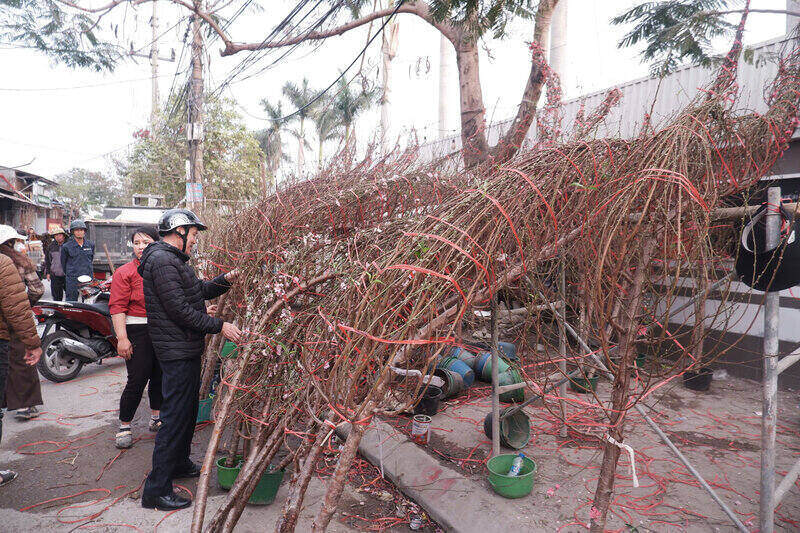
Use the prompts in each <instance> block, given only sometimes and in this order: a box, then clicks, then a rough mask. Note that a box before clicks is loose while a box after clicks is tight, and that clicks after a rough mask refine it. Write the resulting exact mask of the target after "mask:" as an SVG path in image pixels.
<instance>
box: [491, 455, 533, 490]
mask: <svg viewBox="0 0 800 533" xmlns="http://www.w3.org/2000/svg"><path fill="white" fill-rule="evenodd" d="M516 457H517V454H515V453H504V454H500V455H496V456H494V457H492V458H491V459H489V460H488V461H487V462H486V469H487V470H489V484H490V485H491V486H492V489H494V491H495V492H496V493H497V494H499V495H500V496H502V497H504V498H522V497H523V496H527V495H528V494H530V493H531V490H533V478H534V476H535V475H536V463H535V462H534V461H533V460H532V459H530V458H529V457H524V458H523V459H522V469H521V470H520V471H519V475H517V476H509V475H508V471H509V469H510V468H511V464H512V463H513V462H514V459H516Z"/></svg>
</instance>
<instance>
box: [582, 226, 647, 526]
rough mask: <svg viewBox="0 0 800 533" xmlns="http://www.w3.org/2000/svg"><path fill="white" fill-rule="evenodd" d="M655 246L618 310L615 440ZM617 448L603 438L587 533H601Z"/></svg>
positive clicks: (612, 413) (621, 421)
mask: <svg viewBox="0 0 800 533" xmlns="http://www.w3.org/2000/svg"><path fill="white" fill-rule="evenodd" d="M654 248H655V241H652V240H651V241H649V242H647V243H646V244H645V246H644V249H643V250H642V255H641V257H640V258H639V261H638V265H637V268H636V273H635V274H634V279H633V283H632V284H631V286H630V290H629V291H628V295H629V296H628V298H626V300H627V301H626V306H625V308H624V311H623V312H622V313H620V322H621V324H620V325H621V326H622V327H623V329H624V330H625V333H624V335H623V336H622V339H621V340H620V343H619V349H620V356H621V357H620V364H619V367H618V368H617V373H616V375H615V376H614V385H613V388H612V389H611V411H610V414H609V419H610V427H609V430H608V435H610V436H611V437H613V438H614V440H616V441H617V442H619V443H621V442H622V441H623V433H622V429H623V427H624V425H625V414H626V410H625V408H626V406H627V404H628V397H629V396H630V390H629V385H630V377H631V373H630V366H631V363H632V362H633V358H634V353H635V351H636V342H635V340H636V334H637V331H638V330H639V323H640V313H639V307H640V306H641V302H642V284H643V282H644V278H645V274H646V273H647V271H648V269H649V266H650V258H651V257H652V254H653V249H654ZM619 454H620V449H619V447H618V446H617V445H615V444H612V443H611V442H609V441H608V440H605V442H604V446H603V463H602V465H601V466H600V477H599V479H598V480H597V488H596V489H595V493H594V505H593V510H596V511H595V512H593V513H592V515H591V516H595V515H596V514H597V518H592V520H591V532H592V533H603V531H604V530H605V525H606V518H607V515H608V507H609V505H610V504H611V497H612V495H613V494H614V483H615V481H616V471H617V462H618V461H619Z"/></svg>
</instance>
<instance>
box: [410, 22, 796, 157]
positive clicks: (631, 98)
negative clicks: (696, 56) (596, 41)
mask: <svg viewBox="0 0 800 533" xmlns="http://www.w3.org/2000/svg"><path fill="white" fill-rule="evenodd" d="M790 46H791V43H790V39H786V38H785V37H782V38H780V39H776V40H773V41H768V42H765V43H762V44H760V45H757V46H754V47H751V48H752V50H753V58H752V61H749V62H748V61H745V60H744V59H742V60H740V62H739V69H738V76H737V78H738V79H737V81H738V83H739V99H738V101H737V103H736V106H735V109H737V110H739V111H742V112H753V111H755V112H757V113H763V112H765V111H766V110H767V104H766V100H765V94H764V92H765V89H766V88H767V87H769V85H770V84H771V83H772V80H773V79H774V78H775V75H776V74H777V72H778V60H779V58H780V57H781V56H782V55H783V54H784V53H785V52H787V51H788V50H789V48H790ZM715 74H716V70H714V69H708V68H703V67H699V66H689V67H684V68H682V69H679V70H677V71H675V72H674V73H672V74H670V75H669V76H666V77H664V78H640V79H637V80H633V81H630V82H627V83H624V84H622V85H618V86H616V88H617V89H619V90H620V91H621V93H622V100H621V101H620V103H619V105H617V106H616V107H615V108H614V109H612V110H611V112H610V113H609V114H608V116H607V117H606V119H605V120H604V121H603V123H602V124H600V126H599V127H598V128H597V132H596V135H597V137H601V138H602V137H621V138H630V137H634V136H635V135H636V134H637V133H638V132H639V131H640V130H641V127H642V124H643V122H644V117H645V114H646V113H649V112H650V109H651V107H652V110H653V112H652V121H653V124H654V125H655V126H657V127H658V126H659V125H662V124H665V123H666V122H667V121H668V120H669V119H670V118H671V117H672V116H673V115H674V114H675V113H676V112H678V111H680V110H681V109H682V108H683V107H684V106H686V104H688V103H689V102H690V101H691V100H692V99H693V98H694V97H695V96H697V94H698V93H699V92H700V88H702V87H704V86H707V85H708V82H709V81H710V80H711V77H712V76H714V75H715ZM614 88H615V87H609V88H608V89H605V90H603V91H598V92H596V93H592V94H588V95H585V96H581V97H579V98H575V99H573V100H567V101H565V102H564V103H563V105H562V108H561V110H562V112H563V117H564V118H563V121H562V129H563V130H564V131H565V132H566V133H567V134H569V133H570V132H571V131H572V125H573V124H574V122H575V117H576V116H577V114H578V111H579V110H580V109H581V106H583V107H584V113H585V115H587V116H588V115H589V114H590V113H591V112H592V111H594V110H595V109H596V108H597V106H599V105H600V104H601V103H602V102H603V99H604V98H605V97H606V95H607V94H608V92H609V91H610V90H612V89H614ZM510 124H511V119H509V120H505V121H502V122H498V123H496V124H493V125H491V126H490V127H489V132H488V140H489V144H490V145H492V146H493V145H495V144H496V143H497V140H498V139H499V137H500V134H501V132H505V130H506V129H507V128H508V126H509V125H510ZM535 140H536V123H535V122H534V123H533V125H532V126H531V128H530V130H529V132H528V135H527V137H526V138H525V142H526V143H530V144H533V143H535ZM460 149H461V137H460V136H459V135H456V136H452V137H447V138H445V139H441V140H438V141H434V142H431V143H428V144H425V145H422V146H421V147H420V155H421V157H422V158H424V159H427V160H433V159H436V158H438V157H442V156H445V155H448V154H451V153H453V152H456V151H458V150H460Z"/></svg>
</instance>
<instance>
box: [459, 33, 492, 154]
mask: <svg viewBox="0 0 800 533" xmlns="http://www.w3.org/2000/svg"><path fill="white" fill-rule="evenodd" d="M455 48H456V64H457V65H458V84H459V87H460V89H461V145H462V148H463V150H462V152H463V157H464V166H466V167H467V168H472V167H474V166H476V165H479V164H481V163H483V162H484V161H486V158H487V157H488V155H489V143H488V141H487V139H486V108H485V107H484V106H483V90H482V89H481V77H480V69H479V57H478V43H477V41H475V40H474V38H472V37H466V36H464V35H459V37H458V40H457V44H456V45H455Z"/></svg>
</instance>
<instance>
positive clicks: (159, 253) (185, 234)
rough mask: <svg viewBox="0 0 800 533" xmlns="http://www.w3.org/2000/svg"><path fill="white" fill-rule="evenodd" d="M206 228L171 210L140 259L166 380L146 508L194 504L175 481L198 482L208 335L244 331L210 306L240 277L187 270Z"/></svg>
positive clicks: (237, 336)
mask: <svg viewBox="0 0 800 533" xmlns="http://www.w3.org/2000/svg"><path fill="white" fill-rule="evenodd" d="M205 229H206V226H205V225H204V224H203V223H202V222H201V221H200V219H199V218H197V216H196V215H195V214H194V213H192V212H191V211H189V210H188V209H170V210H168V211H166V212H165V213H164V214H163V215H162V216H161V219H160V220H159V222H158V233H159V235H161V238H162V240H161V241H159V242H156V243H153V244H151V245H149V246H148V247H147V248H146V249H145V250H144V253H143V254H142V259H141V265H139V273H140V274H141V276H142V278H143V280H144V298H145V307H146V309H147V327H148V329H149V331H150V338H151V339H152V340H153V347H154V348H155V352H156V357H157V359H158V362H159V363H160V364H161V372H162V374H163V378H162V379H163V381H162V383H163V385H162V391H163V393H164V403H163V404H162V406H161V421H162V423H163V426H162V427H161V429H160V430H159V431H158V433H157V434H156V442H155V446H154V447H153V468H152V470H151V471H150V474H149V475H148V476H147V480H146V481H145V484H144V489H143V490H142V507H145V508H148V509H153V508H156V509H159V510H161V511H173V510H176V509H183V508H184V507H188V506H189V505H191V503H192V501H191V500H190V499H188V498H184V497H182V496H178V495H177V494H175V493H174V492H173V487H172V480H173V479H175V478H181V477H197V476H199V475H200V467H199V466H198V465H197V464H195V463H193V462H192V460H191V459H190V457H189V453H190V451H191V445H192V436H193V435H194V427H195V423H196V421H197V408H198V401H199V394H200V370H201V363H202V355H203V351H204V349H205V336H206V335H208V334H215V333H220V332H222V334H223V335H224V336H225V337H226V338H227V339H229V340H231V341H233V342H236V343H238V342H239V340H240V338H241V334H242V333H241V331H239V328H237V327H236V326H234V325H233V324H231V323H230V322H223V321H222V320H221V319H219V318H216V317H213V316H211V315H209V314H208V313H207V312H206V306H205V300H211V299H213V298H216V297H218V296H221V295H222V294H224V293H225V292H227V291H228V289H230V287H231V282H232V281H233V280H234V279H235V278H236V276H237V273H236V271H234V272H229V273H227V274H224V275H221V276H217V277H216V278H214V279H213V280H211V281H201V280H199V279H198V278H197V275H196V274H195V272H194V270H193V269H192V267H191V266H189V265H188V264H187V262H188V261H189V259H190V258H189V255H188V254H189V253H190V252H191V250H192V247H193V246H194V244H195V242H196V241H197V234H198V232H200V231H203V230H205Z"/></svg>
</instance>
